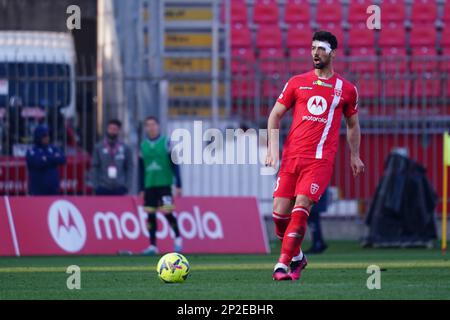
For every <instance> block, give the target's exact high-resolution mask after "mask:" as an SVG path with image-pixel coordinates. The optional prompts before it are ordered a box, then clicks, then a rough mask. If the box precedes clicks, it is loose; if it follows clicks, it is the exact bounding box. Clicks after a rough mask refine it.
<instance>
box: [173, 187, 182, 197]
mask: <svg viewBox="0 0 450 320" xmlns="http://www.w3.org/2000/svg"><path fill="white" fill-rule="evenodd" d="M182 194H183V192H182V191H181V188H175V197H181V195H182Z"/></svg>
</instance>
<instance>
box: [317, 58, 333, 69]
mask: <svg viewBox="0 0 450 320" xmlns="http://www.w3.org/2000/svg"><path fill="white" fill-rule="evenodd" d="M329 64H330V59H327V60H320V62H319V63H315V62H314V60H313V66H314V69H320V70H321V69H324V68H325V67H328V65H329Z"/></svg>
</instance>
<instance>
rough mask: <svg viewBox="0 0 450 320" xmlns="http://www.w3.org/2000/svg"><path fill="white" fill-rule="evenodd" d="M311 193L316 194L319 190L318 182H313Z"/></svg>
mask: <svg viewBox="0 0 450 320" xmlns="http://www.w3.org/2000/svg"><path fill="white" fill-rule="evenodd" d="M310 191H311V194H316V193H317V191H319V185H318V184H317V183H311V188H310Z"/></svg>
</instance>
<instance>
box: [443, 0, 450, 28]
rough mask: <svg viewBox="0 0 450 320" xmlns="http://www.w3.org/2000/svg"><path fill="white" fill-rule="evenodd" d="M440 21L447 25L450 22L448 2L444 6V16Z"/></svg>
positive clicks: (449, 5) (449, 3)
mask: <svg viewBox="0 0 450 320" xmlns="http://www.w3.org/2000/svg"><path fill="white" fill-rule="evenodd" d="M442 20H444V22H447V23H449V22H450V1H446V2H445V4H444V14H443V16H442Z"/></svg>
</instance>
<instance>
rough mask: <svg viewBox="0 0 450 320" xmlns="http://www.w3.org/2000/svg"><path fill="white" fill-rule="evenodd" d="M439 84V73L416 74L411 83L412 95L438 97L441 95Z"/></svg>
mask: <svg viewBox="0 0 450 320" xmlns="http://www.w3.org/2000/svg"><path fill="white" fill-rule="evenodd" d="M441 84H442V81H441V79H439V73H434V72H425V73H420V74H417V77H416V78H415V79H414V81H413V85H412V96H413V97H416V98H422V97H427V98H429V97H438V96H440V95H441Z"/></svg>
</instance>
